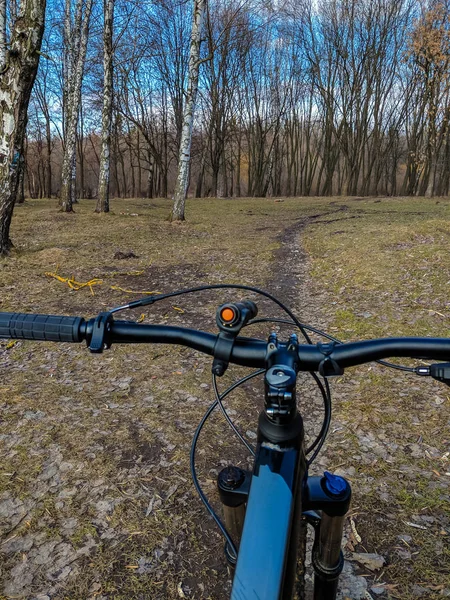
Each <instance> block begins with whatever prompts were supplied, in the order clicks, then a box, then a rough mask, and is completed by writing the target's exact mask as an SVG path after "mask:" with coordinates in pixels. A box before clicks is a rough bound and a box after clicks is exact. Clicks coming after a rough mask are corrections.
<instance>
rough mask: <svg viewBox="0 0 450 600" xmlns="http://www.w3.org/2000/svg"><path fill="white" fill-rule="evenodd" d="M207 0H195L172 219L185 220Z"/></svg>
mask: <svg viewBox="0 0 450 600" xmlns="http://www.w3.org/2000/svg"><path fill="white" fill-rule="evenodd" d="M205 6H206V0H194V12H193V16H192V34H191V45H190V51H189V73H188V85H187V90H186V98H185V105H184V111H183V129H182V131H181V140H180V153H179V158H178V174H177V182H176V185H175V193H174V195H173V208H172V215H171V220H172V221H184V208H185V204H186V194H187V188H188V184H189V163H190V158H191V142H192V128H193V125H194V113H195V104H196V100H197V90H198V75H199V69H200V63H201V60H200V46H201V34H202V24H203V17H204V14H205Z"/></svg>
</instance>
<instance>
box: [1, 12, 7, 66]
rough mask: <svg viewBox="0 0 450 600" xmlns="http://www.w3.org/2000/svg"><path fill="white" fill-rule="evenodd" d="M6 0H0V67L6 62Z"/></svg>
mask: <svg viewBox="0 0 450 600" xmlns="http://www.w3.org/2000/svg"><path fill="white" fill-rule="evenodd" d="M6 41H7V38H6V0H0V69H1V70H2V71H3V68H4V66H5V64H6V51H7V47H6Z"/></svg>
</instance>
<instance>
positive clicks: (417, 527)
mask: <svg viewBox="0 0 450 600" xmlns="http://www.w3.org/2000/svg"><path fill="white" fill-rule="evenodd" d="M403 523H404V524H405V525H409V526H410V527H415V528H416V529H423V530H424V531H427V528H426V527H424V526H423V525H417V523H411V522H410V521H403Z"/></svg>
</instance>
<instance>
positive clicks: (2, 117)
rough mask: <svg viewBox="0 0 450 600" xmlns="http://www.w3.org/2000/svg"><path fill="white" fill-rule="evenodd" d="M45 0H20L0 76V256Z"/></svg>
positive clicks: (6, 241) (3, 249)
mask: <svg viewBox="0 0 450 600" xmlns="http://www.w3.org/2000/svg"><path fill="white" fill-rule="evenodd" d="M45 5H46V1H45V0H22V2H21V7H20V12H19V15H18V17H17V19H16V20H15V22H14V24H13V28H12V32H11V43H10V50H9V52H7V54H6V62H5V66H4V68H3V71H2V74H1V78H0V95H1V103H0V255H1V254H7V253H8V252H9V250H10V249H11V247H12V242H11V240H10V238H9V229H10V225H11V218H12V214H13V210H14V203H15V201H16V197H17V189H18V185H19V172H20V164H21V163H22V162H23V160H24V157H23V146H24V137H25V128H26V122H27V110H28V103H29V100H30V94H31V90H32V88H33V84H34V80H35V78H36V73H37V69H38V64H39V50H40V48H41V42H42V35H43V33H44V20H45Z"/></svg>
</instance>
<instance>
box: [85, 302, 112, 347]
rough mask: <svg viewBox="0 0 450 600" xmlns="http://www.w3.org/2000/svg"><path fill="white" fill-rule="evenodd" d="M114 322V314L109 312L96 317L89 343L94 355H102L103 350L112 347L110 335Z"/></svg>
mask: <svg viewBox="0 0 450 600" xmlns="http://www.w3.org/2000/svg"><path fill="white" fill-rule="evenodd" d="M113 320H114V319H113V317H112V314H111V313H109V312H103V313H99V314H98V315H97V316H96V317H95V319H94V324H93V326H92V336H91V341H90V343H89V350H90V351H91V352H92V353H93V354H101V353H102V352H103V350H105V349H107V348H109V347H110V346H111V340H110V333H111V323H112V322H113Z"/></svg>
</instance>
